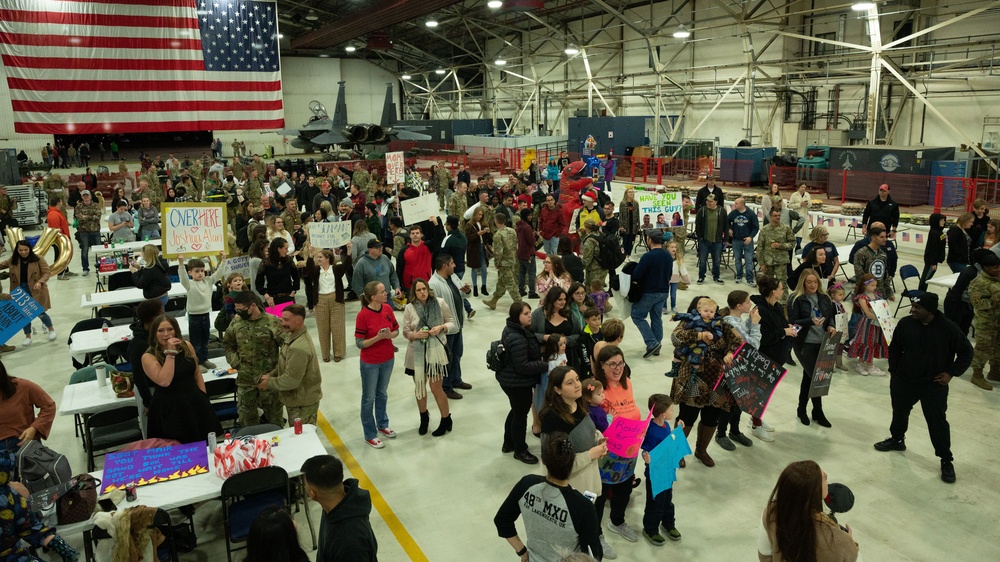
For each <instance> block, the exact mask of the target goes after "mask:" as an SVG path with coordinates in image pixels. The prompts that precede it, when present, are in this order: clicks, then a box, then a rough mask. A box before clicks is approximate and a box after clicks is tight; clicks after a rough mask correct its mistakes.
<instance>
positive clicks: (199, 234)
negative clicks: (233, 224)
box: [160, 203, 229, 259]
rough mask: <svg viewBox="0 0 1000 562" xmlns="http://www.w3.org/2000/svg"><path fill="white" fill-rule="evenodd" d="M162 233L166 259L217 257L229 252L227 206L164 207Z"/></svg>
mask: <svg viewBox="0 0 1000 562" xmlns="http://www.w3.org/2000/svg"><path fill="white" fill-rule="evenodd" d="M161 210H162V215H160V222H161V225H160V233H161V242H162V248H163V257H164V258H166V259H173V258H176V257H177V255H178V254H184V257H185V258H194V257H199V256H217V255H219V252H222V251H225V250H226V230H227V228H228V227H229V223H228V222H227V220H226V205H225V204H217V203H163V204H162V205H161Z"/></svg>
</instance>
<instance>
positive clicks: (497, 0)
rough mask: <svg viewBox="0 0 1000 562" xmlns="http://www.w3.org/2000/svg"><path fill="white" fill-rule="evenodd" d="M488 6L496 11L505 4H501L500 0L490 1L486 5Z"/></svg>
mask: <svg viewBox="0 0 1000 562" xmlns="http://www.w3.org/2000/svg"><path fill="white" fill-rule="evenodd" d="M486 5H487V6H488V7H490V8H493V9H494V10H496V9H497V8H500V7H502V6H503V2H501V1H500V0H490V1H489V2H487V3H486Z"/></svg>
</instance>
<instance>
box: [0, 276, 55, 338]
mask: <svg viewBox="0 0 1000 562" xmlns="http://www.w3.org/2000/svg"><path fill="white" fill-rule="evenodd" d="M43 312H45V309H44V308H42V305H40V304H38V301H36V300H35V299H33V298H31V293H29V292H28V291H25V290H24V289H22V288H20V287H15V288H14V290H13V291H11V292H10V300H0V343H3V342H5V341H7V340H9V339H10V338H12V337H14V335H15V334H17V333H18V332H20V331H21V329H22V328H24V327H25V326H27V325H28V324H30V323H31V321H32V320H34V319H35V318H37V317H38V315H39V314H41V313H43Z"/></svg>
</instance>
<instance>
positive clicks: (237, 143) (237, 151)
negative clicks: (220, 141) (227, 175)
mask: <svg viewBox="0 0 1000 562" xmlns="http://www.w3.org/2000/svg"><path fill="white" fill-rule="evenodd" d="M229 146H231V147H233V158H234V159H236V158H239V157H240V141H238V140H236V139H233V144H231V145H229Z"/></svg>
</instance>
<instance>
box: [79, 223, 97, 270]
mask: <svg viewBox="0 0 1000 562" xmlns="http://www.w3.org/2000/svg"><path fill="white" fill-rule="evenodd" d="M77 232H78V233H79V234H80V265H82V266H83V271H85V272H89V271H90V247H91V246H100V245H101V244H103V242H101V233H100V232H80V231H77Z"/></svg>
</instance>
